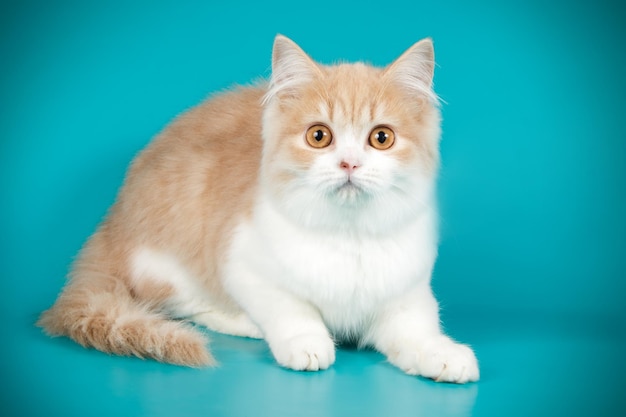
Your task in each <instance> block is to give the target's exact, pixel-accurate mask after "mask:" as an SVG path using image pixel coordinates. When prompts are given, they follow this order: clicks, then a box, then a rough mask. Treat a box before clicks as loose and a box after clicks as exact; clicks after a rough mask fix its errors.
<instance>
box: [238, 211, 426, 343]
mask: <svg viewBox="0 0 626 417" xmlns="http://www.w3.org/2000/svg"><path fill="white" fill-rule="evenodd" d="M433 217H434V215H433V214H432V213H424V214H423V215H422V216H421V217H419V218H417V219H415V221H413V222H411V223H410V224H407V225H406V226H405V227H403V228H402V229H401V230H396V231H394V232H393V233H390V234H389V235H386V236H376V237H373V236H361V235H359V234H357V233H348V232H340V231H337V232H336V233H333V232H325V233H323V232H314V231H309V230H304V229H303V228H300V227H298V226H296V225H294V224H293V223H291V222H289V221H288V220H286V219H285V218H284V217H282V216H281V215H280V214H279V213H277V212H276V211H275V210H274V209H273V208H272V207H271V206H270V205H268V204H266V205H261V206H259V207H258V210H257V211H256V215H255V218H254V219H253V220H252V221H250V222H247V223H244V224H242V225H241V226H240V227H239V229H238V231H237V233H236V235H235V238H234V241H233V245H232V248H231V249H232V250H231V254H230V259H231V261H232V262H231V264H235V263H236V264H237V267H236V268H229V271H231V274H238V273H241V271H242V269H245V270H246V271H248V272H249V273H251V274H253V275H254V277H255V278H253V280H254V281H256V282H259V283H260V282H263V283H265V284H266V285H271V286H274V287H276V288H280V289H281V290H285V291H287V292H289V293H291V294H294V295H295V296H297V297H298V298H300V299H302V300H305V301H307V302H310V303H311V304H313V305H314V306H315V307H316V308H317V309H318V310H319V311H320V313H321V315H322V317H323V318H324V321H325V322H326V324H327V326H328V327H329V328H330V329H331V330H333V331H334V332H339V333H353V332H354V331H358V329H360V328H362V326H363V325H364V324H365V322H366V321H367V320H368V319H369V316H370V315H372V314H375V311H376V309H377V307H378V306H380V305H381V303H384V302H385V301H387V300H389V299H390V298H393V297H395V296H398V295H399V294H401V293H403V292H405V291H407V290H408V289H409V288H410V287H412V286H413V285H415V283H417V282H418V281H420V280H425V279H426V280H427V279H429V278H430V272H431V269H432V265H433V263H434V260H435V257H436V238H435V228H434V218H433ZM238 271H239V272H238ZM226 279H227V280H229V281H231V282H230V285H227V287H228V286H230V287H231V288H232V286H233V285H239V284H237V282H236V281H240V280H239V278H238V277H234V276H231V277H226ZM240 284H241V285H246V283H244V282H240ZM261 285H263V284H261ZM237 291H241V289H238V290H237ZM235 298H237V297H235Z"/></svg>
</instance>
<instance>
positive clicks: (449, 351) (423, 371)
mask: <svg viewBox="0 0 626 417" xmlns="http://www.w3.org/2000/svg"><path fill="white" fill-rule="evenodd" d="M393 356H394V357H389V360H390V361H391V362H392V363H393V364H395V365H396V366H398V367H399V368H400V369H402V370H403V371H404V372H406V373H407V374H410V375H421V376H424V377H426V378H431V379H434V380H435V381H437V382H454V383H457V384H464V383H466V382H472V381H478V379H479V377H480V372H479V370H478V361H477V360H476V356H475V355H474V352H473V351H472V349H471V348H470V347H469V346H466V345H462V344H459V343H455V342H453V341H452V340H450V339H449V338H448V337H446V336H440V337H436V338H433V339H430V340H427V341H425V342H424V343H422V344H420V346H419V347H417V348H414V349H409V350H399V351H398V353H397V355H393Z"/></svg>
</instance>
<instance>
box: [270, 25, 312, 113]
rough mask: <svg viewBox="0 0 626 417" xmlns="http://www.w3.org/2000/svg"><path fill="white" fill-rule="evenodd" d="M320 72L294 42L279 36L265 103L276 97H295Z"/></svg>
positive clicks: (275, 44)
mask: <svg viewBox="0 0 626 417" xmlns="http://www.w3.org/2000/svg"><path fill="white" fill-rule="evenodd" d="M319 72H320V69H319V67H318V66H317V64H315V62H314V61H313V60H312V59H311V58H310V57H309V56H308V55H307V54H306V52H304V51H303V50H302V49H301V48H300V47H299V46H298V45H296V43H295V42H294V41H292V40H291V39H289V38H287V37H285V36H282V35H277V36H276V39H274V49H273V50H272V77H271V79H270V87H269V89H268V91H267V93H266V95H265V98H264V102H268V101H270V100H271V99H272V98H273V97H275V96H283V97H288V96H295V95H296V94H297V91H298V88H299V87H300V86H301V85H302V84H306V83H307V82H310V81H311V80H313V79H314V78H315V77H316V76H317V74H319Z"/></svg>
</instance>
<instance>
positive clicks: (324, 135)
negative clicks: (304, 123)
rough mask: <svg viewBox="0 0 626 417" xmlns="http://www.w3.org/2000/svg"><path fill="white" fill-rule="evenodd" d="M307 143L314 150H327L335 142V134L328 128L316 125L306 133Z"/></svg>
mask: <svg viewBox="0 0 626 417" xmlns="http://www.w3.org/2000/svg"><path fill="white" fill-rule="evenodd" d="M306 141H307V143H308V144H309V145H311V146H312V147H313V148H318V149H319V148H325V147H327V146H328V145H330V143H331V142H332V141H333V133H332V132H331V131H330V129H329V128H328V127H327V126H324V125H314V126H311V127H310V128H309V130H307V131H306Z"/></svg>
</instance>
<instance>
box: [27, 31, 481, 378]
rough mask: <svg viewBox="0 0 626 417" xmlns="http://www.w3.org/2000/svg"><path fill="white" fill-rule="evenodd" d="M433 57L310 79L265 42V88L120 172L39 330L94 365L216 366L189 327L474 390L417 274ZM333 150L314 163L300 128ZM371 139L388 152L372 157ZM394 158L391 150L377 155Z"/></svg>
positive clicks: (423, 50)
mask: <svg viewBox="0 0 626 417" xmlns="http://www.w3.org/2000/svg"><path fill="white" fill-rule="evenodd" d="M433 66H434V61H433V49H432V43H431V41H430V40H428V39H426V40H423V41H421V42H418V43H417V44H415V45H414V46H413V47H411V48H410V49H409V50H408V51H407V52H405V53H404V54H403V55H402V56H401V57H400V58H398V59H397V60H396V61H395V62H394V63H392V64H391V65H390V66H388V67H387V68H384V69H380V68H375V67H371V66H368V65H364V64H360V63H357V64H342V65H336V66H322V65H319V64H317V63H315V62H313V61H312V60H311V59H310V58H309V57H308V56H307V55H306V54H305V53H304V52H303V51H302V50H301V49H300V48H299V47H298V46H297V45H296V44H294V43H293V42H292V41H290V40H289V39H287V38H285V37H282V36H278V37H277V38H276V40H275V44H274V51H273V58H272V77H271V80H270V83H269V84H268V85H259V86H256V87H247V88H239V89H235V90H233V91H231V92H227V93H224V94H222V95H219V96H216V97H213V98H211V99H209V100H207V101H206V102H204V103H202V104H201V105H199V106H198V107H196V108H194V109H192V110H190V111H189V112H187V113H185V114H183V115H182V116H180V117H179V118H178V119H177V120H176V121H174V122H173V123H172V124H171V125H170V126H169V127H168V128H166V129H165V130H164V131H163V132H162V133H161V134H160V135H159V136H158V137H157V138H155V139H154V140H153V142H152V143H151V144H150V145H149V146H148V147H147V148H146V149H145V150H144V151H143V152H142V153H141V154H140V155H139V156H138V158H137V159H136V160H135V161H134V162H133V164H132V166H131V168H130V170H129V172H128V174H127V177H126V181H125V183H124V186H123V187H122V189H121V191H120V194H119V197H118V200H117V201H116V203H115V204H114V206H113V207H112V208H111V210H110V213H109V215H108V216H107V218H106V220H105V221H104V222H103V223H102V224H101V225H100V227H99V228H98V230H97V231H96V233H95V234H94V235H93V236H92V237H91V238H90V239H89V241H88V242H87V243H86V245H85V247H84V248H83V249H82V251H81V253H80V256H79V257H78V260H77V261H76V263H75V265H74V267H73V269H72V271H71V273H70V276H69V281H68V283H67V285H66V287H65V288H64V290H63V292H62V293H61V294H60V296H59V298H58V300H57V301H56V303H55V305H54V306H53V307H52V308H51V309H50V310H48V311H46V312H45V313H44V314H43V315H42V317H41V319H40V322H39V323H40V324H41V325H42V326H43V327H44V328H45V329H46V331H47V332H48V333H50V334H52V335H67V336H69V337H71V338H73V339H74V340H76V341H77V342H79V343H81V344H82V345H84V346H92V347H95V348H97V349H100V350H102V351H105V352H112V353H117V354H123V355H136V356H139V357H152V358H154V359H157V360H160V361H164V362H171V363H176V364H183V365H189V366H202V365H208V364H212V363H214V359H213V358H212V357H211V355H210V354H209V352H208V350H207V349H206V343H207V341H206V340H205V338H204V336H203V335H202V334H201V333H200V332H198V331H197V330H194V329H193V328H192V327H191V326H189V325H187V324H185V321H193V322H195V323H198V324H201V325H204V326H206V327H208V328H210V329H213V330H215V331H218V332H223V333H229V334H234V335H239V336H248V337H256V338H264V339H265V340H266V341H267V343H268V344H269V346H270V348H271V350H272V353H273V354H274V356H275V358H276V360H277V362H278V363H279V364H281V365H282V366H285V367H288V368H292V369H297V370H319V369H325V368H328V367H329V366H331V365H332V363H333V362H334V360H335V343H337V342H341V341H351V342H356V343H358V344H359V345H360V346H372V347H374V348H375V349H377V350H379V351H380V352H382V353H384V354H385V355H386V356H387V357H388V359H389V361H390V362H392V363H393V364H395V365H397V366H398V367H400V368H401V369H402V370H404V371H405V372H407V373H409V374H416V375H423V376H425V377H429V378H433V379H436V380H438V381H450V382H459V383H463V382H467V381H475V380H477V379H478V377H479V373H478V367H477V362H476V358H475V357H474V354H473V352H472V351H471V349H470V348H468V347H467V346H465V345H460V344H457V343H455V342H453V341H452V340H451V339H449V338H448V337H447V336H445V335H444V334H443V333H442V331H441V329H440V325H439V314H438V306H437V302H436V300H435V299H434V297H433V295H432V291H431V288H430V275H431V271H432V268H433V265H434V262H435V258H436V253H437V214H436V205H435V201H434V186H435V178H436V172H437V166H438V154H439V153H438V140H439V112H438V108H437V104H436V96H435V94H434V93H433V91H432V75H433ZM315 125H324V126H326V127H327V128H328V129H329V131H330V132H331V133H332V142H331V143H330V145H329V146H327V147H325V148H314V147H312V146H311V145H310V144H309V143H307V141H306V140H305V135H306V132H307V130H308V129H309V128H310V127H311V126H315ZM378 126H383V127H385V129H390V131H392V132H393V134H394V138H395V142H393V144H392V146H391V147H390V148H389V149H386V150H378V149H375V148H374V147H373V146H371V142H368V141H370V140H371V139H369V138H370V135H371V134H374V133H376V129H377V127H378ZM390 143H391V142H390Z"/></svg>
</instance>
